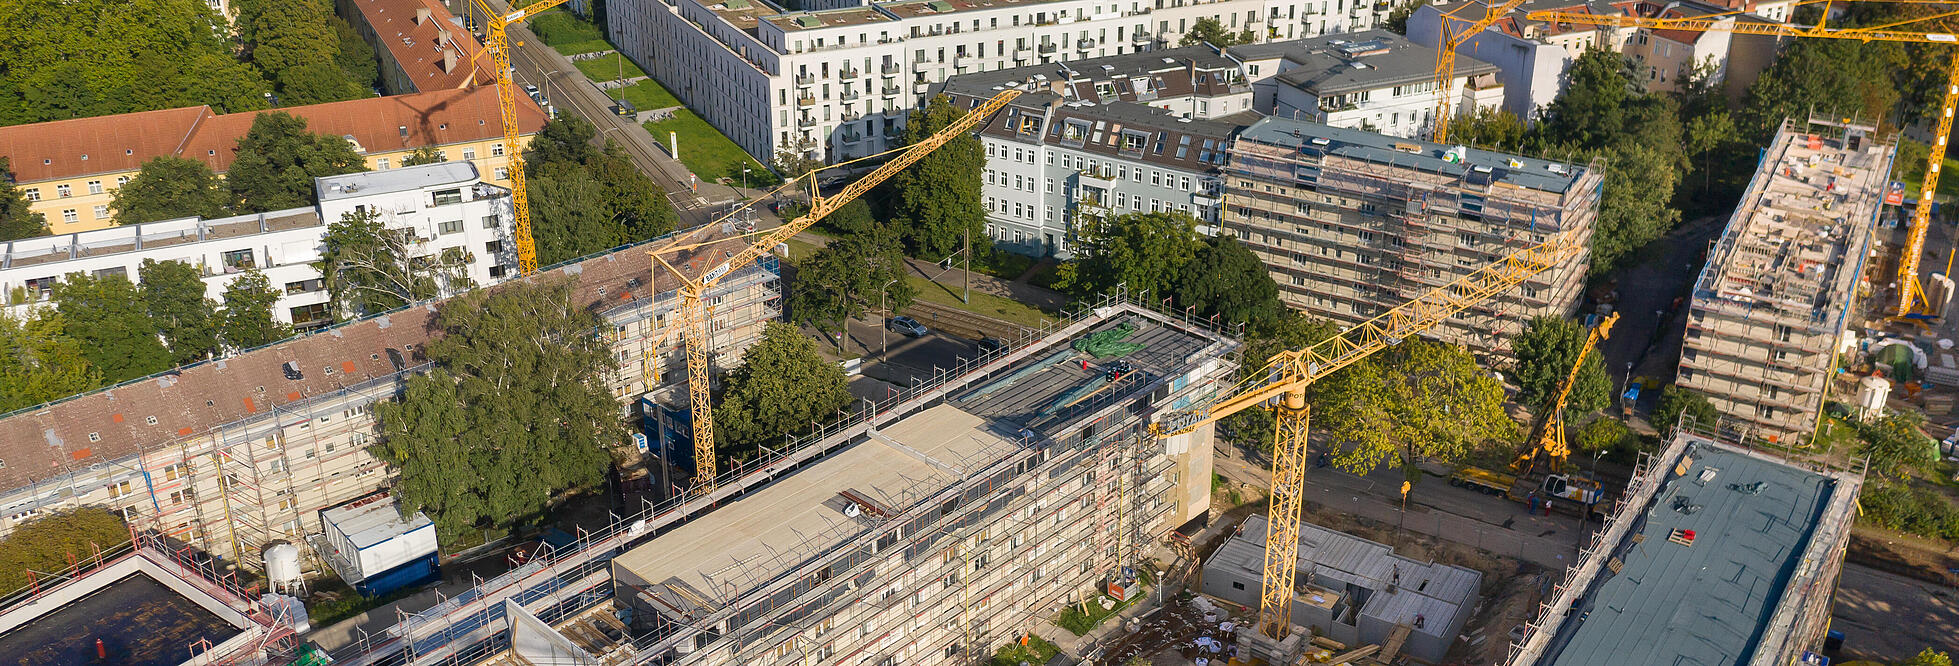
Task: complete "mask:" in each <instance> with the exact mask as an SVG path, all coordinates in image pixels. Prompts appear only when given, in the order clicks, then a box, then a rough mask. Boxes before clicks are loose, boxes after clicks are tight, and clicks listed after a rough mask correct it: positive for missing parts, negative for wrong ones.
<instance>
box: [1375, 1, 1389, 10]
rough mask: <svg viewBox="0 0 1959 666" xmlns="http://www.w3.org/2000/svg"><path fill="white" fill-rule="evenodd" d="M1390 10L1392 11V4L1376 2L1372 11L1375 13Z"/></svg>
mask: <svg viewBox="0 0 1959 666" xmlns="http://www.w3.org/2000/svg"><path fill="white" fill-rule="evenodd" d="M1392 9H1394V3H1392V2H1376V3H1374V11H1377V12H1385V11H1389V10H1392Z"/></svg>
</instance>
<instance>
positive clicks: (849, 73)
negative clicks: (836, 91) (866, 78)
mask: <svg viewBox="0 0 1959 666" xmlns="http://www.w3.org/2000/svg"><path fill="white" fill-rule="evenodd" d="M863 75H864V73H863V72H860V71H857V68H855V67H849V66H845V67H844V68H843V69H840V70H837V78H840V79H854V78H857V77H859V76H863Z"/></svg>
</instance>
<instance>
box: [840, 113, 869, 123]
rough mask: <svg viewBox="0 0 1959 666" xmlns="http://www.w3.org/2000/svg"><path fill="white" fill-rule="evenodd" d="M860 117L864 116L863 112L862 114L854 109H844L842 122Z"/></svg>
mask: <svg viewBox="0 0 1959 666" xmlns="http://www.w3.org/2000/svg"><path fill="white" fill-rule="evenodd" d="M862 117H864V114H862V113H858V112H856V111H845V112H843V121H844V122H850V121H853V120H856V119H858V118H862Z"/></svg>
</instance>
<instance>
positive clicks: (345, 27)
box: [327, 16, 381, 90]
mask: <svg viewBox="0 0 1959 666" xmlns="http://www.w3.org/2000/svg"><path fill="white" fill-rule="evenodd" d="M327 22H328V25H330V26H332V27H333V36H334V38H335V39H337V40H339V41H340V52H339V55H338V56H336V57H335V58H334V61H335V62H336V63H338V64H339V65H340V71H343V72H346V73H347V79H348V80H349V81H352V82H353V83H354V85H358V86H360V87H361V88H362V89H364V90H367V89H372V88H374V87H375V86H378V85H380V84H381V66H380V64H379V63H378V61H377V59H376V58H375V57H374V48H373V47H371V46H368V45H367V40H365V39H361V35H360V32H359V31H356V30H354V25H353V24H351V23H348V22H347V20H346V19H343V18H340V17H339V16H332V17H329V18H328V20H327Z"/></svg>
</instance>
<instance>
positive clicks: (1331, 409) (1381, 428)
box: [1312, 339, 1518, 481]
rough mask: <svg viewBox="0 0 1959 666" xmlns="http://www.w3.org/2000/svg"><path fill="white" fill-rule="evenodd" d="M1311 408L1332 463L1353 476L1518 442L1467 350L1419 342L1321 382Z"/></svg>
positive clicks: (1493, 385) (1490, 382) (1493, 386)
mask: <svg viewBox="0 0 1959 666" xmlns="http://www.w3.org/2000/svg"><path fill="white" fill-rule="evenodd" d="M1312 405H1313V429H1314V430H1317V431H1319V432H1320V433H1321V434H1323V435H1324V436H1325V437H1326V441H1327V442H1328V443H1329V445H1331V446H1332V447H1333V448H1334V449H1335V455H1334V456H1333V464H1334V465H1335V466H1338V467H1339V468H1341V469H1344V470H1347V471H1349V472H1353V473H1355V474H1366V473H1367V472H1369V471H1372V470H1373V469H1374V468H1375V467H1377V466H1379V465H1380V464H1381V463H1383V462H1389V461H1394V462H1397V463H1398V464H1400V465H1401V467H1402V469H1403V470H1404V471H1407V470H1412V469H1413V465H1414V464H1415V461H1416V459H1418V458H1429V459H1436V460H1441V461H1445V462H1446V461H1453V460H1460V459H1462V458H1463V457H1464V456H1465V455H1467V454H1468V453H1469V451H1470V450H1471V449H1473V448H1475V447H1477V446H1480V445H1482V444H1484V443H1485V442H1492V441H1495V442H1509V441H1514V440H1516V439H1517V437H1518V428H1517V424H1516V422H1514V421H1511V420H1510V417H1509V415H1507V414H1506V413H1505V412H1504V409H1503V405H1504V395H1503V385H1502V384H1501V383H1499V382H1497V380H1496V378H1495V377H1492V376H1491V375H1490V373H1489V372H1486V371H1484V370H1483V369H1482V368H1480V367H1477V365H1476V360H1475V358H1473V357H1471V356H1470V354H1469V351H1468V350H1467V349H1464V348H1462V347H1460V346H1456V345H1446V344H1442V343H1438V342H1430V341H1427V340H1421V339H1415V340H1403V341H1402V342H1401V344H1399V345H1395V346H1394V347H1391V348H1389V349H1387V350H1385V351H1382V352H1379V353H1376V354H1375V355H1374V356H1372V357H1369V358H1368V359H1367V360H1365V361H1362V362H1360V363H1356V364H1354V365H1351V366H1348V367H1347V368H1346V369H1344V370H1342V371H1340V372H1337V373H1334V374H1333V375H1331V376H1329V377H1327V378H1326V379H1323V380H1321V381H1320V382H1318V383H1317V384H1315V385H1314V386H1313V392H1312ZM1410 480H1411V481H1412V480H1413V477H1412V476H1411V478H1410Z"/></svg>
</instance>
